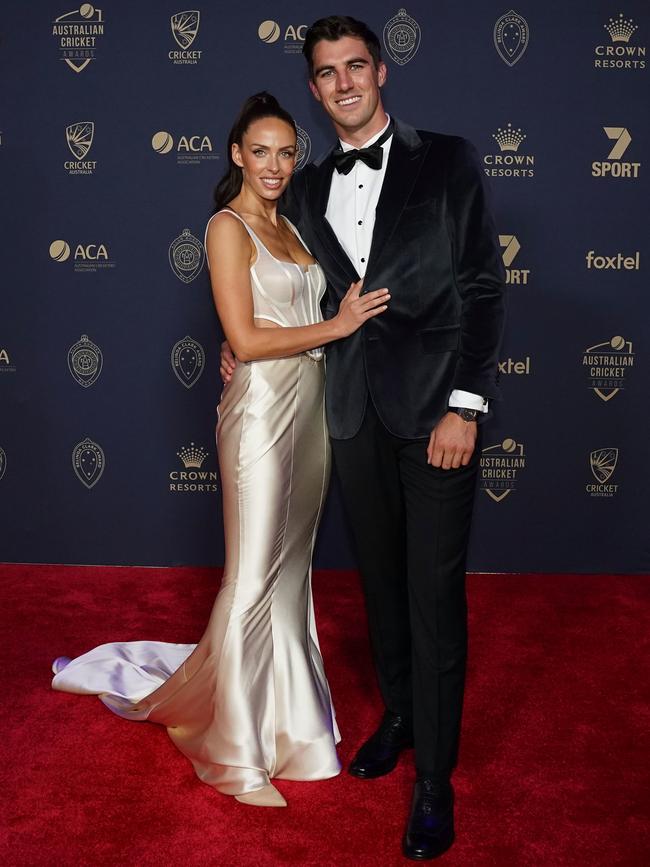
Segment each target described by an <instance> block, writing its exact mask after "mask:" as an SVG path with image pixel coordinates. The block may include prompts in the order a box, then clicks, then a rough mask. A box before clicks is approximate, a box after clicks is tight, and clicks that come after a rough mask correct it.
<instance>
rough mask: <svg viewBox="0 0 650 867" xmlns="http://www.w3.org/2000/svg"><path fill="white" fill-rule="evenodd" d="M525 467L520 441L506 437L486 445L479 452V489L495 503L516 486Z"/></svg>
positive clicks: (524, 457)
mask: <svg viewBox="0 0 650 867" xmlns="http://www.w3.org/2000/svg"><path fill="white" fill-rule="evenodd" d="M525 467H526V455H525V454H524V447H523V445H522V443H518V442H516V441H515V440H513V439H511V438H510V437H507V438H506V439H504V440H503V442H500V443H497V444H496V445H494V446H488V447H487V448H485V449H483V451H482V452H481V465H480V481H479V485H480V489H481V490H482V491H484V492H485V493H486V494H487V495H488V497H489V498H490V499H491V500H493V501H494V502H495V503H500V502H501V501H502V500H505V498H506V497H507V496H508V494H511V493H512V492H513V491H514V490H515V489H516V487H517V482H518V480H519V474H520V472H521V471H522V470H523V469H524V468H525Z"/></svg>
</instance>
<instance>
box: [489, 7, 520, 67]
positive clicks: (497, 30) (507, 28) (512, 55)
mask: <svg viewBox="0 0 650 867" xmlns="http://www.w3.org/2000/svg"><path fill="white" fill-rule="evenodd" d="M494 47H495V48H496V50H497V52H498V54H499V57H500V58H501V60H503V62H504V63H507V64H508V66H514V65H515V63H517V62H518V61H519V60H521V58H522V57H523V55H524V51H525V50H526V49H527V48H528V22H527V21H526V19H525V18H523V17H522V16H521V15H519V14H518V13H517V12H515V10H514V9H511V10H510V12H506V13H505V15H502V16H501V18H499V20H498V21H497V23H496V24H495V25H494Z"/></svg>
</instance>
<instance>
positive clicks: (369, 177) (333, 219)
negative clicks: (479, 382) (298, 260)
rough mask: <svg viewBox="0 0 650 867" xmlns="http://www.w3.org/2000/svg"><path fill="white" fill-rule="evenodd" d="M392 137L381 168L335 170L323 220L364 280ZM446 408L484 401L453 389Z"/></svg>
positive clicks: (482, 405)
mask: <svg viewBox="0 0 650 867" xmlns="http://www.w3.org/2000/svg"><path fill="white" fill-rule="evenodd" d="M389 123H390V118H389V119H388V121H387V123H386V125H385V126H384V127H383V128H382V129H380V130H379V132H378V133H376V134H375V135H374V136H373V137H372V138H370V139H368V141H367V142H364V143H363V144H362V145H361V147H364V148H365V147H369V146H370V145H372V144H374V143H375V142H376V141H377V139H379V138H380V137H381V136H382V135H383V134H384V132H385V130H386V129H387V128H388V124H389ZM392 141H393V137H392V136H391V137H390V138H389V139H388V140H387V141H385V142H384V143H383V144H382V145H381V148H382V150H383V152H384V159H383V161H382V165H381V168H380V169H371V168H370V166H367V165H366V164H365V163H364V162H363V160H357V161H356V163H355V164H354V167H353V169H352V171H351V172H349V173H348V174H347V175H344V174H339V172H337V171H336V169H335V170H334V172H333V174H332V185H331V187H330V194H329V199H328V200H327V210H326V211H325V218H326V220H327V221H328V223H329V224H330V226H331V227H332V229H333V230H334V234H335V235H336V237H337V239H338V242H339V244H340V245H341V247H342V248H343V250H344V252H345V253H346V254H347V256H348V258H349V259H350V261H351V262H352V264H353V265H354V267H355V268H356V271H357V274H358V275H359V277H364V276H365V273H366V267H367V265H368V256H369V255H370V246H371V244H372V233H373V231H374V228H375V214H376V210H377V202H378V201H379V195H380V193H381V188H382V186H383V183H384V177H385V175H386V166H387V165H388V156H389V154H390V146H391V144H392ZM341 148H342V149H343V150H344V151H350V150H354V145H351V144H348V143H347V142H345V141H341ZM449 406H458V407H467V408H468V409H476V410H478V411H480V412H487V410H488V404H487V401H485V400H483V398H482V397H481V396H480V395H478V394H472V393H471V392H469V391H461V390H459V389H454V390H453V391H452V392H451V394H450V396H449Z"/></svg>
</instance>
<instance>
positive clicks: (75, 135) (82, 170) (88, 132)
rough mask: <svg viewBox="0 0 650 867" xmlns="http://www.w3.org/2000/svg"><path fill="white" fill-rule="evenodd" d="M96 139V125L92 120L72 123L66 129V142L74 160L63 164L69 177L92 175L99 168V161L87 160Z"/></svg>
mask: <svg viewBox="0 0 650 867" xmlns="http://www.w3.org/2000/svg"><path fill="white" fill-rule="evenodd" d="M94 137H95V124H94V123H93V122H92V121H91V120H82V121H79V123H71V124H70V125H69V126H67V127H66V128H65V140H66V143H67V145H68V149H69V151H70V153H71V154H72V156H73V157H74V159H72V160H66V162H64V163H63V167H64V169H65V170H66V171H67V172H68V174H69V175H92V174H93V172H94V171H95V169H96V168H97V160H87V159H85V157H86V156H87V155H88V152H89V151H90V148H91V147H92V143H93V139H94Z"/></svg>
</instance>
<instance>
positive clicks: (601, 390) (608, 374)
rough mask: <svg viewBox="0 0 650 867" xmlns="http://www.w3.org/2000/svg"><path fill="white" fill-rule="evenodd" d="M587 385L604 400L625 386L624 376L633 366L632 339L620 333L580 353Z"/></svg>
mask: <svg viewBox="0 0 650 867" xmlns="http://www.w3.org/2000/svg"><path fill="white" fill-rule="evenodd" d="M582 366H583V368H584V369H585V370H586V372H587V382H588V387H589V388H590V389H591V390H592V391H593V392H594V394H595V395H597V396H598V397H599V398H600V399H601V400H604V401H605V402H607V401H609V400H611V399H612V398H613V397H614V396H615V395H617V394H618V393H619V391H621V389H623V388H625V382H626V378H629V372H630V370H631V369H632V368H633V367H634V352H633V351H632V341H631V340H626V339H625V338H624V337H621V336H620V334H619V335H616V336H615V337H612V339H611V340H606V341H605V342H604V343H596V344H595V345H594V346H590V347H588V348H587V349H585V351H584V352H583V354H582Z"/></svg>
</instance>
